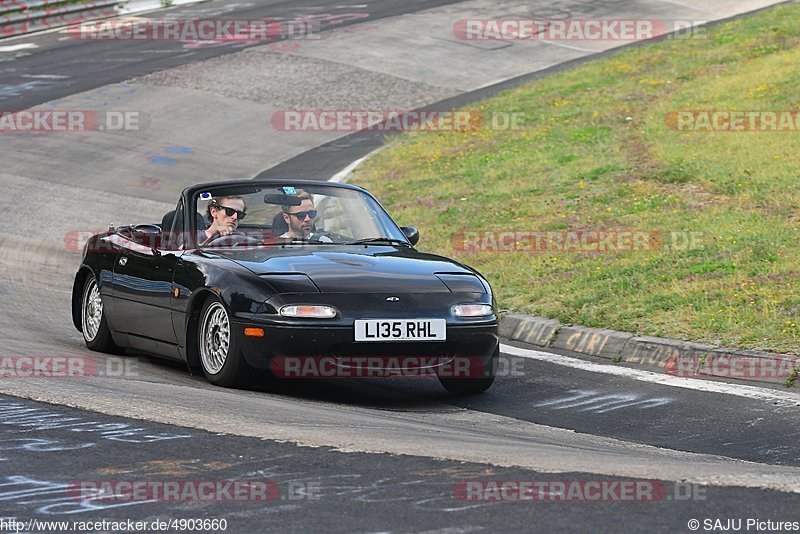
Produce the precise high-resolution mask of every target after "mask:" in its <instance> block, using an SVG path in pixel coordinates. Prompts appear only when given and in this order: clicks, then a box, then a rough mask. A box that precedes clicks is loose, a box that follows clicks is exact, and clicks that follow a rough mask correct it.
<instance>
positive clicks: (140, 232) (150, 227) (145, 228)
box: [131, 224, 161, 252]
mask: <svg viewBox="0 0 800 534" xmlns="http://www.w3.org/2000/svg"><path fill="white" fill-rule="evenodd" d="M131 237H132V238H133V241H134V242H135V243H136V244H137V245H142V246H143V247H149V248H150V249H152V250H153V251H154V252H155V251H156V249H158V247H160V246H161V228H159V227H158V226H156V225H154V224H137V225H136V226H134V227H133V229H132V231H131Z"/></svg>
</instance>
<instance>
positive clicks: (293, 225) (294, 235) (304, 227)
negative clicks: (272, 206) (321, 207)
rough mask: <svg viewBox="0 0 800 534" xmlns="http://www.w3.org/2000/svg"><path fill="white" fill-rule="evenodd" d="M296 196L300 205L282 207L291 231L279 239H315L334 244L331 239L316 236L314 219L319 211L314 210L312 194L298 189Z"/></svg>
mask: <svg viewBox="0 0 800 534" xmlns="http://www.w3.org/2000/svg"><path fill="white" fill-rule="evenodd" d="M294 196H295V197H297V198H299V199H300V205H299V206H286V205H284V206H282V207H281V210H282V211H283V220H284V221H286V224H287V225H288V226H289V230H287V231H286V232H285V233H283V234H282V235H280V236H279V237H281V238H290V239H303V240H308V239H311V238H314V239H315V240H317V241H320V242H322V243H332V242H333V240H332V239H331V238H330V237H327V236H325V235H319V234H317V235H315V234H314V219H315V218H316V217H317V210H315V209H314V199H313V198H312V196H311V194H310V193H308V192H307V191H303V190H302V189H298V190H297V191H296V194H295V195H294Z"/></svg>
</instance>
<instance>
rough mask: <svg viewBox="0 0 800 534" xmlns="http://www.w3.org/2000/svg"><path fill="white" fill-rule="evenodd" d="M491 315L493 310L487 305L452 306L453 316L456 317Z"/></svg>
mask: <svg viewBox="0 0 800 534" xmlns="http://www.w3.org/2000/svg"><path fill="white" fill-rule="evenodd" d="M493 313H494V310H493V309H492V307H491V306H489V305H488V304H456V305H455V306H453V315H455V316H456V317H486V316H487V315H492V314H493Z"/></svg>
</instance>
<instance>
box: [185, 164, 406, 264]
mask: <svg viewBox="0 0 800 534" xmlns="http://www.w3.org/2000/svg"><path fill="white" fill-rule="evenodd" d="M298 190H303V191H306V192H308V193H310V194H311V195H312V196H313V198H314V202H315V205H314V208H315V209H316V210H318V211H319V212H320V214H319V215H318V216H317V218H316V219H315V221H321V222H320V226H322V225H328V223H329V219H327V218H326V217H328V216H329V213H330V212H332V211H334V209H335V208H334V207H331V209H330V211H329V213H328V214H326V213H325V211H326V209H327V208H328V204H329V203H330V204H332V205H333V204H334V201H333V200H332V199H337V198H338V199H341V200H340V201H339V203H340V205H343V204H348V205H349V207H350V208H353V213H349V214H347V215H346V218H347V219H348V221H350V220H355V221H357V222H358V224H357V225H358V226H362V227H368V228H369V230H367V231H363V233H361V234H357V235H347V234H340V233H336V235H337V236H340V237H341V238H342V239H341V241H340V242H338V243H335V244H340V245H349V244H352V242H355V241H360V240H365V239H374V238H386V239H387V240H391V241H398V242H402V243H405V245H406V246H409V247H411V246H412V245H411V243H410V242H409V241H408V238H407V237H406V235H405V234H404V233H403V231H402V230H401V228H400V227H399V226H398V224H397V223H396V222H395V221H394V220H393V219H392V217H391V216H390V215H389V214H388V213H387V211H386V210H385V209H384V208H383V206H382V205H381V204H380V202H378V200H377V199H376V198H375V197H374V196H373V195H372V194H371V193H369V192H368V191H366V190H364V189H362V188H360V187H357V186H350V185H346V184H334V183H329V182H316V181H307V182H306V181H302V180H281V181H269V182H216V183H208V184H202V185H198V186H194V187H192V188H187V190H185V191H184V195H185V197H186V199H187V207H188V209H187V210H186V213H187V218H186V222H187V228H188V229H189V231H188V234H189V236H188V237H189V239H190V240H191V243H188V242H187V243H186V245H187V247H186V248H198V249H203V248H206V247H208V245H209V243H202V244H201V243H200V238H199V234H200V232H201V231H202V230H204V228H200V227H199V225H198V223H199V220H198V219H199V218H200V217H199V215H202V220H204V221H205V223H206V224H208V223H209V221H208V216H207V213H206V210H207V203H208V202H209V201H210V199H211V198H220V197H224V196H242V197H244V198H245V200H246V203H247V214H248V216H250V215H251V214H253V213H260V212H261V210H260V209H257V208H261V207H263V206H274V207H275V208H276V209H275V210H273V211H274V212H275V214H277V213H278V212H280V211H281V204H279V203H273V202H269V203H268V202H266V201H265V200H264V198H265V195H285V196H286V197H292V196H293V194H294V193H296V192H297V191H298ZM273 198H274V197H273ZM259 199H260V200H261V201H260V202H257V201H258V200H259ZM254 200H255V202H254ZM251 210H253V211H251ZM340 211H342V210H341V209H340ZM356 211H360V213H356ZM272 216H274V215H270V217H272ZM357 217H361V219H358V218H357ZM332 218H333V217H331V219H332ZM252 220H253V219H252V218H251V219H250V220H248V219H245V220H244V221H243V222H242V223H240V226H239V228H238V229H237V231H241V232H243V233H248V230H249V231H251V232H256V233H257V232H259V231H261V232H270V233H271V231H272V228H273V226H272V222H273V221H272V220H270V221H267V220H266V219H264V218H263V217H262V218H261V219H260V222H259V223H256V224H253V222H252ZM349 229H350V230H354V229H356V228H354V227H353V226H350V227H349ZM328 232H329V230H327V229H326V228H320V229H318V231H317V232H316V233H318V234H322V235H325V234H326V233H328ZM332 233H333V232H332ZM296 243H300V244H326V243H325V242H318V241H316V242H315V241H310V242H309V241H307V240H299V239H291V238H280V237H279V236H275V235H271V239H270V240H269V241H268V240H264V241H263V242H261V243H256V242H255V241H251V240H248V241H247V242H245V243H235V242H233V243H230V244H229V246H235V245H236V244H246V245H248V246H271V245H291V244H296ZM327 244H331V243H327ZM218 246H226V245H225V243H224V242H223V243H221V244H219V245H215V246H213V247H210V248H217V247H218Z"/></svg>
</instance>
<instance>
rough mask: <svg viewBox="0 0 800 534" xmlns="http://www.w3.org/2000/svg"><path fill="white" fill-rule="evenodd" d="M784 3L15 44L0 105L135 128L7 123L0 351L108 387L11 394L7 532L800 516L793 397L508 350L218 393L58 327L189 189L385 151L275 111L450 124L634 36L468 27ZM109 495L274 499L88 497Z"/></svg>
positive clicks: (159, 364) (625, 528)
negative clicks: (135, 489)
mask: <svg viewBox="0 0 800 534" xmlns="http://www.w3.org/2000/svg"><path fill="white" fill-rule="evenodd" d="M775 3H776V2H770V1H766V0H763V1H760V0H759V1H757V0H747V1H738V0H714V1H709V2H706V3H704V4H703V5H702V6H700V5H693V4H692V3H690V2H675V1H668V0H603V1H590V0H583V1H579V0H558V1H547V2H545V1H538V0H537V1H527V2H524V1H515V0H499V1H490V0H473V1H467V2H457V1H425V0H419V1H408V2H406V1H390V0H372V1H369V2H366V3H345V2H332V1H326V0H301V1H271V0H252V1H241V0H212V1H211V2H206V3H201V4H196V5H192V6H184V7H180V8H175V9H171V10H165V11H160V12H154V13H150V14H147V15H144V16H147V17H162V16H164V17H166V16H167V15H168V14H172V15H171V16H175V17H183V18H192V17H195V18H196V17H204V18H213V17H224V18H231V19H232V18H240V19H255V18H271V19H275V20H281V21H292V20H307V19H308V18H309V17H314V20H318V21H321V24H322V28H324V29H325V30H326V32H325V33H324V34H323V38H321V39H297V40H290V41H286V40H275V41H274V42H268V43H264V42H257V43H254V42H232V43H231V42H222V43H221V42H199V43H197V42H195V43H186V42H177V41H89V40H81V39H75V38H74V36H72V35H69V34H66V33H64V32H63V31H53V32H49V33H42V34H38V35H31V36H23V37H20V38H15V39H13V40H0V110H3V111H20V110H25V109H29V108H31V107H38V108H41V109H54V110H90V111H92V112H99V113H108V112H123V113H125V112H133V113H135V114H136V116H137V117H138V118H139V122H138V124H139V127H138V128H130V129H125V130H119V131H107V130H100V129H97V130H94V131H83V132H38V133H30V132H25V133H0V185H1V186H2V191H1V193H2V198H3V200H4V202H3V206H4V207H3V214H4V218H3V219H4V224H2V225H0V307H2V313H0V337H1V339H2V340H3V344H2V348H0V358H3V357H14V356H45V357H47V356H77V357H82V356H86V357H89V358H93V359H94V361H96V363H97V368H98V369H99V370H100V371H101V372H99V373H97V376H86V377H81V378H58V379H45V378H38V379H37V378H30V379H23V378H15V379H0V429H2V432H0V532H7V531H11V532H15V531H19V532H25V531H30V532H47V531H50V532H55V531H58V530H57V528H56V527H52V528H49V529H48V527H47V526H46V525H43V524H41V523H36V524H29V523H28V521H30V520H33V519H35V520H37V521H68V522H70V525H69V526H68V527H66V528H63V529H61V531H75V532H81V531H88V528H86V525H83V526H81V525H76V524H73V523H72V522H73V521H75V522H81V521H83V522H86V521H103V520H106V521H109V522H114V521H116V522H126V521H128V520H131V521H134V522H135V521H139V522H144V523H146V524H147V525H153V522H154V521H162V520H163V521H166V522H167V523H168V524H169V522H170V521H172V520H203V519H206V520H224V521H226V529H227V531H228V532H237V533H238V532H242V533H250V532H266V531H286V530H292V531H293V530H298V531H299V530H308V531H314V532H317V531H318V532H331V531H332V532H441V533H457V532H473V531H487V532H491V531H500V532H508V531H528V530H535V531H557V532H561V531H569V532H595V531H603V532H604V531H608V532H612V531H614V532H615V531H621V532H641V531H645V530H646V531H655V532H690V531H692V530H690V520H693V519H696V520H699V521H700V522H701V526H702V524H703V521H704V520H712V522H713V520H717V519H720V520H722V521H723V524H726V522H727V521H728V520H729V519H730V520H739V519H741V520H742V521H743V523H742V529H743V530H744V528H745V524H746V523H745V522H746V521H747V520H748V519H750V520H753V521H762V522H764V521H768V520H769V521H772V522H778V521H800V513H798V511H797V508H798V506H797V505H798V503H800V497H798V494H800V454H798V452H799V450H800V447H798V437H800V430H798V428H799V427H798V423H799V422H800V415H798V407H799V406H800V395H798V394H797V393H792V392H790V391H787V390H786V389H785V388H778V387H775V388H772V389H770V388H766V387H763V386H759V388H760V389H758V390H753V391H751V390H746V389H742V388H739V389H737V386H735V385H729V384H726V383H723V382H710V383H708V384H710V385H709V386H708V387H706V388H704V389H698V388H693V387H676V386H674V385H669V384H664V383H661V382H660V381H659V379H658V377H659V376H661V375H659V374H656V373H648V372H647V369H644V368H642V367H636V368H635V371H636V372H637V373H638V374H635V375H634V376H631V377H627V376H619V375H615V374H609V373H606V372H603V371H602V370H601V369H602V368H601V369H592V370H585V369H579V368H577V367H574V366H569V365H565V364H562V363H557V362H553V361H550V360H549V359H546V358H542V357H541V353H536V352H535V351H534V352H524V351H523V352H518V351H514V353H515V354H518V355H511V354H509V353H508V351H506V352H505V353H504V354H503V355H502V361H501V367H500V377H499V378H498V380H497V382H496V383H495V385H494V386H493V387H492V388H491V389H490V390H489V391H488V392H487V393H485V394H482V395H479V396H475V397H470V398H455V397H452V396H450V395H448V394H447V393H446V392H445V391H444V389H442V388H441V387H440V386H439V384H438V382H435V381H431V380H425V379H413V378H408V379H359V380H347V381H345V380H312V381H305V382H299V381H298V382H293V381H286V383H284V384H282V385H280V386H278V387H277V388H267V387H265V386H264V385H262V384H261V383H260V381H259V377H258V376H254V377H253V383H252V384H251V385H250V387H248V388H247V389H242V390H229V389H222V388H217V387H213V386H211V385H210V384H208V383H207V382H206V380H205V379H204V378H203V377H202V376H196V375H194V376H193V375H192V374H190V373H189V371H188V370H187V369H186V368H185V367H184V366H181V365H178V364H175V363H170V362H164V361H160V360H158V359H155V358H150V357H147V356H144V355H137V354H128V355H125V356H112V355H102V354H98V353H91V352H89V351H87V349H86V348H85V346H84V344H83V340H82V338H81V335H80V333H79V332H77V331H76V330H75V329H74V327H73V326H72V323H71V318H70V315H69V297H70V291H71V287H72V279H73V276H74V273H75V270H76V268H77V266H78V264H79V262H80V252H81V248H82V241H81V240H82V239H85V238H86V236H87V235H89V234H90V233H92V232H96V231H101V230H104V229H105V228H106V227H107V226H108V224H109V223H117V224H122V223H127V222H154V221H158V220H160V219H161V216H162V215H163V214H164V213H165V212H166V211H168V210H170V209H173V208H174V205H175V202H176V200H177V196H178V193H179V191H180V190H181V189H182V188H183V187H185V186H187V185H190V184H193V183H197V182H201V181H212V180H218V179H220V180H221V179H237V178H251V177H255V176H257V175H262V176H280V175H282V176H290V175H291V176H296V177H309V178H329V177H331V176H332V175H333V174H334V173H336V172H338V171H340V170H341V169H342V168H343V167H344V166H346V165H347V164H348V163H350V162H352V161H353V160H355V159H358V158H360V157H362V156H364V155H366V154H367V153H368V152H369V151H370V150H372V149H374V148H376V147H377V146H380V144H381V143H382V135H375V134H374V133H372V134H364V133H361V134H359V133H355V134H354V133H353V132H349V131H338V132H330V131H318V132H308V131H304V132H287V131H280V130H279V129H276V128H274V124H273V123H272V121H271V119H272V118H274V117H275V114H276V113H280V112H281V111H282V110H287V109H345V108H349V109H378V110H391V109H412V108H422V107H428V108H430V109H449V108H450V106H452V105H455V104H457V103H461V102H467V101H474V100H475V99H477V98H479V97H482V96H486V95H488V94H491V93H493V92H496V91H498V90H500V89H502V88H504V87H508V86H510V85H513V84H515V83H519V82H520V81H521V80H525V79H530V78H532V77H535V76H537V75H541V73H543V72H546V71H547V69H557V68H560V67H559V66H563V65H564V64H565V63H569V62H576V61H585V60H591V58H592V57H594V56H595V55H596V54H599V53H604V52H606V51H608V50H609V49H610V48H612V47H613V46H619V45H620V44H625V43H596V42H595V43H581V44H580V45H579V46H563V45H556V44H552V43H544V42H530V43H527V42H518V43H513V44H510V45H509V46H495V44H492V43H490V44H486V43H484V44H480V45H473V44H465V43H464V42H459V41H458V39H456V38H455V37H454V36H453V31H452V28H453V23H454V21H456V20H460V19H465V18H469V17H475V18H513V17H518V18H519V17H529V18H532V17H537V18H578V19H580V18H583V19H588V18H614V17H617V18H629V19H630V18H639V17H641V18H651V19H656V18H660V19H664V20H716V19H724V18H727V17H731V16H735V15H737V14H740V13H744V12H747V11H751V10H755V9H760V8H762V7H766V6H768V5H771V4H775ZM398 222H400V223H401V224H413V221H398ZM419 248H420V249H422V250H425V236H424V235H423V236H422V239H421V242H420V245H419ZM563 356H565V358H570V357H574V356H575V355H570V354H563ZM584 359H586V358H585V357H584ZM564 361H565V362H566V361H568V360H564ZM598 363H601V364H607V363H608V362H607V361H599V360H598ZM604 367H612V366H610V365H605V366H604ZM689 382H691V381H689ZM100 481H106V482H108V481H111V482H114V481H140V482H154V481H155V482H159V481H162V482H163V481H181V482H182V483H189V484H192V483H193V484H195V485H197V484H199V483H201V482H208V483H220V482H224V481H240V482H243V483H247V484H250V485H251V486H253V485H255V486H256V487H260V486H258V485H259V484H262V485H263V484H266V486H265V487H268V488H269V489H270V491H267V493H266V494H258V495H256V496H255V497H253V496H251V498H247V499H236V498H232V499H224V498H223V499H215V500H206V501H203V500H198V499H194V500H193V499H191V498H187V497H185V496H183V497H173V498H158V496H157V495H156V496H153V495H151V494H148V495H149V496H150V497H152V498H142V499H137V500H133V501H124V502H123V501H108V500H102V499H99V498H92V496H91V494H87V493H86V492H83V493H80V495H77V496H76V491H79V490H80V488H82V487H84V488H85V487H89V486H91V484H93V483H98V482H100ZM475 481H484V482H481V484H483V483H485V481H506V482H508V481H539V482H542V483H547V484H555V486H552V487H556V488H558V487H559V486H558V484H561V485H562V486H569V487H573V486H577V487H579V488H582V489H584V490H586V488H589V487H596V486H602V487H616V486H613V485H614V484H616V485H617V486H619V485H620V484H625V483H627V484H631V483H638V484H639V486H638V487H640V488H645V489H647V490H648V491H645V492H644V493H640V494H637V495H638V497H636V498H630V497H628V498H623V499H618V500H617V499H614V498H613V495H614V494H613V492H612V493H611V494H610V496H606V497H607V498H604V499H594V500H593V499H588V498H587V499H583V500H581V499H575V500H573V501H571V502H561V501H559V500H558V499H556V498H553V499H551V500H550V501H547V502H494V501H493V500H492V499H491V498H488V499H486V500H481V499H479V498H477V497H475V495H478V493H469V492H468V491H467V489H466V488H470V487H472V488H474V487H475V486H469V483H470V482H473V483H474V482H475ZM81 484H83V486H81ZM482 487H484V486H482ZM548 487H551V486H548ZM87 491H89V492H90V491H91V490H87ZM151 491H152V490H151ZM87 495H88V497H87ZM264 495H267V497H268V498H267V497H265V496H264ZM10 521H22V522H24V526H20V527H18V528H14V527H11V526H9V525H10V523H9V522H10ZM185 524H186V523H184V525H185ZM209 524H210V523H209ZM217 525H218V523H217ZM174 526H175V525H173V527H174ZM762 526H763V525H762ZM799 528H800V527H799ZM184 529H186V528H184ZM95 530H97V529H95ZM99 530H106V531H129V532H134V531H137V530H136V528H134V527H130V526H127V527H124V528H116V529H114V528H112V527H111V526H108V525H106V526H104V527H103V528H100V529H99ZM164 530H167V529H164ZM172 530H173V531H175V530H180V529H179V528H178V529H176V528H172ZM201 530H204V531H215V530H214V529H212V528H210V527H208V528H204V529H201ZM701 530H702V529H701ZM762 530H765V529H762ZM138 531H148V532H150V531H156V529H154V528H153V527H152V526H148V527H147V528H143V529H139V530H138ZM750 531H756V530H755V527H753V528H752V529H751V530H750Z"/></svg>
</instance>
